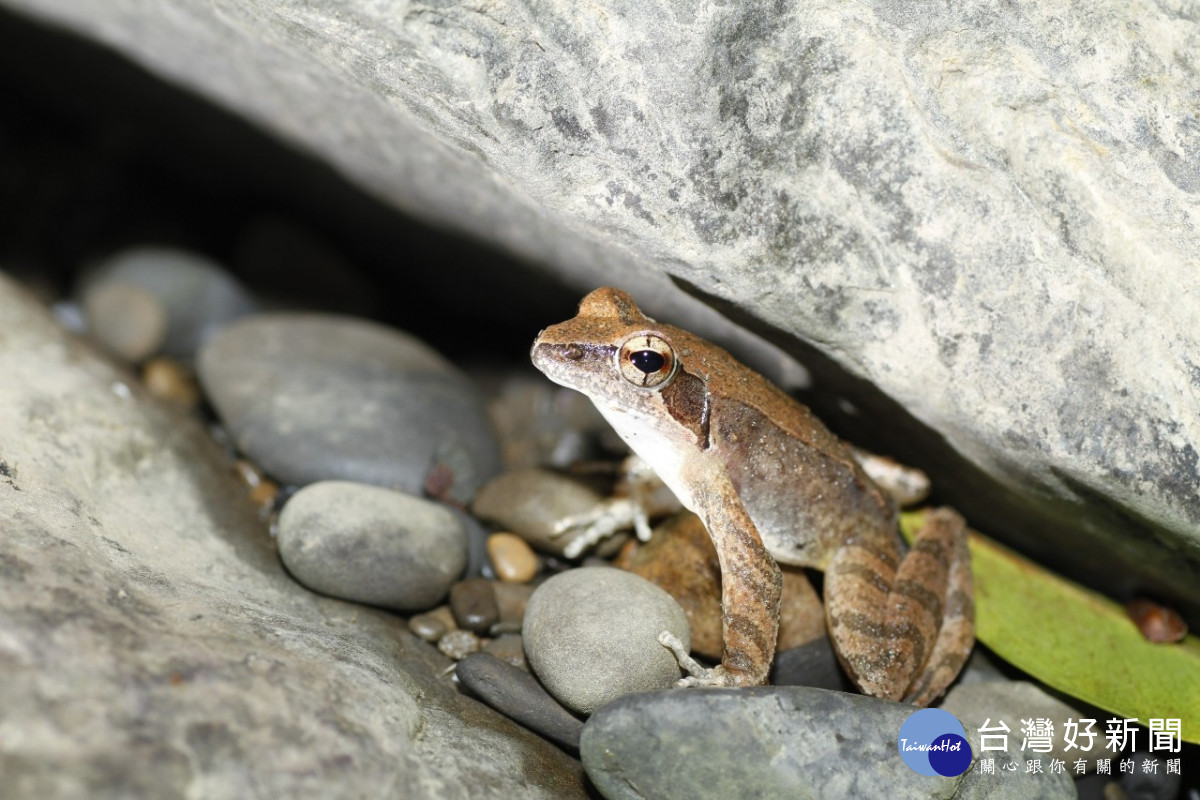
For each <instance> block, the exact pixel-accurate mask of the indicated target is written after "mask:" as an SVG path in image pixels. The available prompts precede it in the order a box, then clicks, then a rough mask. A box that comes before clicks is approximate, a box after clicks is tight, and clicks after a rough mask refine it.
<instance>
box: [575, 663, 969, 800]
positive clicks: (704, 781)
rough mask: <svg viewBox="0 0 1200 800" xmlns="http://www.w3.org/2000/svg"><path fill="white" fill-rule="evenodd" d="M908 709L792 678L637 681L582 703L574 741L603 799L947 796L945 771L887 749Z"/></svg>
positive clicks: (950, 784)
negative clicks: (730, 684)
mask: <svg viewBox="0 0 1200 800" xmlns="http://www.w3.org/2000/svg"><path fill="white" fill-rule="evenodd" d="M912 711H913V709H912V708H911V707H910V706H906V705H902V704H900V703H891V702H887V701H884V700H878V699H875V698H872V697H866V696H863V695H854V694H844V693H842V692H830V691H825V690H823V689H812V688H808V687H800V686H769V687H756V688H751V689H703V690H678V691H666V692H647V693H643V694H637V695H629V696H626V697H621V698H619V699H617V700H616V701H614V702H613V703H610V704H609V705H607V706H605V707H604V708H602V709H600V710H599V711H597V712H596V713H595V714H593V715H592V717H591V719H590V720H588V722H587V724H586V725H585V726H584V729H583V734H582V736H581V740H580V753H581V756H582V758H583V766H584V770H585V771H586V772H587V774H588V777H589V778H591V780H592V782H593V783H594V784H595V785H596V788H597V789H598V790H599V791H600V793H601V794H603V795H604V796H605V797H606V798H609V800H617V799H618V798H622V799H623V798H629V799H630V800H632V799H633V798H645V797H729V798H733V797H781V798H782V797H806V798H818V799H821V800H823V799H824V798H829V799H830V800H832V799H833V798H846V797H903V798H929V800H934V799H935V798H937V799H938V800H941V799H942V798H948V797H952V796H954V791H955V787H956V785H957V784H958V781H957V779H954V778H943V777H927V776H924V775H918V774H917V773H916V772H913V771H912V770H911V769H909V768H908V766H907V765H905V763H904V761H903V760H902V759H900V758H898V757H897V754H896V737H895V733H894V732H895V731H898V730H899V729H900V726H901V725H902V724H903V723H904V720H906V719H907V718H908V716H909V714H911V713H912ZM881 731H892V732H893V733H892V734H891V735H887V736H884V735H881ZM850 743H853V744H852V745H850ZM648 753H653V757H652V758H647V757H646V754H648Z"/></svg>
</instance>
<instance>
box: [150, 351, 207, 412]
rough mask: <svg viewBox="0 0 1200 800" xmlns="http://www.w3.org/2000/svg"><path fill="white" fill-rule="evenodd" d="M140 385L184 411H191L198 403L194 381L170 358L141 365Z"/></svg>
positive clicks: (182, 367)
mask: <svg viewBox="0 0 1200 800" xmlns="http://www.w3.org/2000/svg"><path fill="white" fill-rule="evenodd" d="M142 383H144V384H145V385H146V389H147V390H148V391H149V392H150V394H152V395H154V396H155V397H157V398H158V399H159V400H162V401H163V402H165V403H170V404H171V405H173V406H175V407H176V408H179V409H182V410H184V411H191V410H192V409H194V408H195V407H196V406H197V404H199V402H200V388H199V387H198V386H197V385H196V379H195V378H194V377H192V375H191V373H190V372H189V370H188V369H187V368H186V367H184V366H183V365H182V364H180V363H179V362H178V361H176V360H175V359H172V358H163V357H159V358H152V359H150V360H149V361H147V362H146V363H145V364H143V365H142Z"/></svg>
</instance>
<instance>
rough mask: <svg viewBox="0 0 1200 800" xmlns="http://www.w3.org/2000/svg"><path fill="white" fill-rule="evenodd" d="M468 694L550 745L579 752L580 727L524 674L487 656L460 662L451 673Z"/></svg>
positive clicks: (533, 680) (568, 713)
mask: <svg viewBox="0 0 1200 800" xmlns="http://www.w3.org/2000/svg"><path fill="white" fill-rule="evenodd" d="M455 672H456V674H457V675H458V680H459V681H460V682H461V683H462V685H463V686H465V687H466V688H467V691H469V692H470V693H471V694H473V695H475V696H476V697H478V698H479V699H480V700H482V701H483V702H484V703H487V704H488V705H489V706H491V707H492V708H494V709H496V710H497V711H499V712H500V713H501V714H504V715H505V716H506V717H509V718H510V719H512V720H515V721H516V722H519V723H520V724H522V725H524V726H525V727H526V728H529V729H530V730H532V731H534V732H536V733H539V734H541V735H542V736H544V737H546V738H547V739H549V740H550V741H552V742H555V743H556V744H559V745H562V746H564V747H569V748H571V749H572V750H578V749H579V735H580V733H581V732H582V730H583V723H582V722H580V721H579V720H578V719H576V718H575V717H573V716H571V713H570V712H569V711H567V710H566V709H565V708H563V707H562V706H561V705H559V704H558V702H557V701H556V700H555V699H554V698H553V697H551V696H550V695H549V694H547V693H546V690H545V689H543V688H542V687H541V686H540V685H539V684H538V682H537V680H536V679H535V678H534V677H533V676H532V675H530V674H529V673H528V672H525V671H524V670H521V669H518V668H517V667H514V666H513V665H511V664H506V663H505V662H503V661H501V660H500V659H498V658H495V657H494V656H491V655H489V654H487V653H478V654H475V655H470V656H467V657H466V658H464V659H463V660H462V661H460V662H459V663H458V667H457V669H456V670H455Z"/></svg>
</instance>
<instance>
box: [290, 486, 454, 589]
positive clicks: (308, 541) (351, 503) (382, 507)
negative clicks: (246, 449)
mask: <svg viewBox="0 0 1200 800" xmlns="http://www.w3.org/2000/svg"><path fill="white" fill-rule="evenodd" d="M278 543H279V554H280V557H281V558H282V559H283V563H284V564H285V565H286V566H287V568H288V570H289V571H290V572H291V573H292V575H293V576H295V578H296V579H297V580H298V581H300V582H301V583H303V584H304V585H305V586H307V587H309V588H310V589H314V590H316V591H318V592H321V593H322V594H328V595H331V596H333V597H340V598H342V599H345V600H353V601H355V602H359V603H368V604H371V605H377V606H383V607H385V608H393V609H397V610H399V611H424V610H425V609H428V608H432V607H433V606H434V605H436V604H437V603H438V601H439V600H441V599H442V598H443V597H445V596H446V592H447V591H448V590H449V589H450V585H451V584H452V583H453V582H454V580H455V579H456V578H457V577H458V576H459V575H460V574H461V573H462V571H463V567H464V566H466V561H467V543H466V534H465V533H464V531H463V529H462V525H461V524H460V523H459V521H458V519H457V518H456V517H455V516H454V515H453V514H452V513H450V511H448V510H447V509H445V508H443V507H441V506H439V505H438V504H437V503H434V502H431V501H429V500H424V499H422V498H419V497H412V496H410V495H406V494H402V493H400V492H393V491H391V490H390V489H381V488H379V487H377V486H368V485H366V484H359V483H349V482H346V481H325V482H322V483H315V484H312V485H311V486H306V487H304V488H303V489H301V490H300V491H298V492H296V494H294V495H293V496H292V497H291V498H290V499H289V500H288V501H287V503H286V504H285V505H284V507H283V510H282V511H281V512H280V514H279V533H278Z"/></svg>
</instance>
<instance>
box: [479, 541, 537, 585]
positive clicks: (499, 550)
mask: <svg viewBox="0 0 1200 800" xmlns="http://www.w3.org/2000/svg"><path fill="white" fill-rule="evenodd" d="M487 554H488V558H489V559H490V560H491V562H492V568H493V569H495V570H496V577H497V578H499V579H500V580H502V581H505V582H507V583H528V582H529V581H531V580H533V578H534V576H535V575H537V574H538V568H539V564H538V557H537V554H536V553H534V552H533V548H531V547H530V546H529V545H528V543H526V541H525V540H524V539H522V538H521V537H520V536H517V535H516V534H515V533H493V534H492V535H491V536H489V537H488V539H487Z"/></svg>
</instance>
